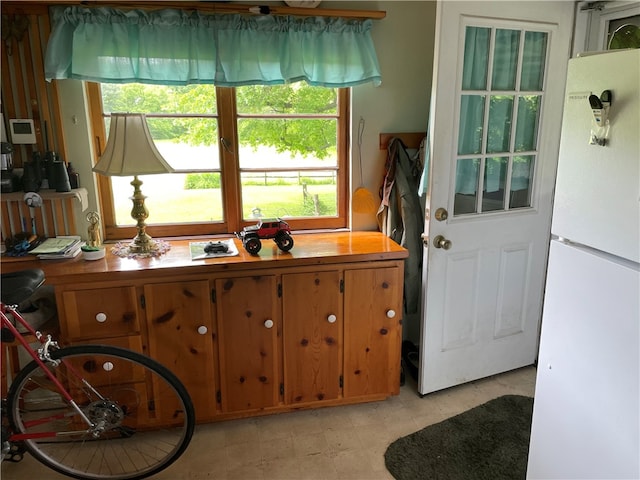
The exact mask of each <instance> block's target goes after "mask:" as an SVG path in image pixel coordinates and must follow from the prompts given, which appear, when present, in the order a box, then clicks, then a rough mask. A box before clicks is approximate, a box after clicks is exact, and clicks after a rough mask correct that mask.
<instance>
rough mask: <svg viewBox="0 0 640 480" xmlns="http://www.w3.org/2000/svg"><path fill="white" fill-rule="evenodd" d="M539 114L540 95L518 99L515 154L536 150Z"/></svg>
mask: <svg viewBox="0 0 640 480" xmlns="http://www.w3.org/2000/svg"><path fill="white" fill-rule="evenodd" d="M539 113H540V95H525V96H523V97H520V98H519V99H518V118H517V120H516V142H515V151H516V152H528V151H531V150H535V149H536V144H537V139H538V115H539Z"/></svg>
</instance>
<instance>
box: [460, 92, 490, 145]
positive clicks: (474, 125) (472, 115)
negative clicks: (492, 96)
mask: <svg viewBox="0 0 640 480" xmlns="http://www.w3.org/2000/svg"><path fill="white" fill-rule="evenodd" d="M484 103H485V97H484V95H462V98H461V99H460V129H459V131H458V154H459V155H468V154H475V153H480V152H481V149H482V130H483V124H484Z"/></svg>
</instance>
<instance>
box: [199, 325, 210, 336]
mask: <svg viewBox="0 0 640 480" xmlns="http://www.w3.org/2000/svg"><path fill="white" fill-rule="evenodd" d="M208 331H209V329H208V328H207V327H205V326H204V325H200V326H199V327H198V333H199V334H200V335H204V334H205V333H207V332H208Z"/></svg>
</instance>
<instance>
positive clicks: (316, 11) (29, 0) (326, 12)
mask: <svg viewBox="0 0 640 480" xmlns="http://www.w3.org/2000/svg"><path fill="white" fill-rule="evenodd" d="M53 5H77V6H82V7H118V8H125V9H135V8H141V9H146V10H159V9H164V8H177V9H181V10H198V11H201V12H210V13H222V14H232V13H241V14H254V15H255V14H257V15H293V16H298V17H341V18H368V19H372V20H380V19H383V18H385V17H386V15H387V12H386V11H381V10H342V9H335V8H301V7H285V6H279V5H261V4H259V3H258V4H240V3H218V2H215V1H202V2H180V1H167V2H165V1H161V2H159V1H151V2H147V1H138V2H135V1H133V2H131V1H127V0H110V1H106V2H105V1H100V0H49V1H42V0H22V1H17V0H14V1H12V0H4V1H3V2H2V6H3V9H4V7H14V8H15V7H23V8H25V7H28V6H53Z"/></svg>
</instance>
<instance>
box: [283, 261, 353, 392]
mask: <svg viewBox="0 0 640 480" xmlns="http://www.w3.org/2000/svg"><path fill="white" fill-rule="evenodd" d="M282 291H283V293H282V295H283V299H282V318H283V320H282V322H283V344H284V349H283V350H284V391H285V402H286V403H288V404H298V403H308V402H318V401H322V400H333V399H336V398H338V397H339V396H340V394H341V385H340V383H341V381H340V375H341V373H342V325H343V320H342V298H341V295H340V273H339V272H337V271H329V272H318V273H293V274H287V275H283V276H282Z"/></svg>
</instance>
